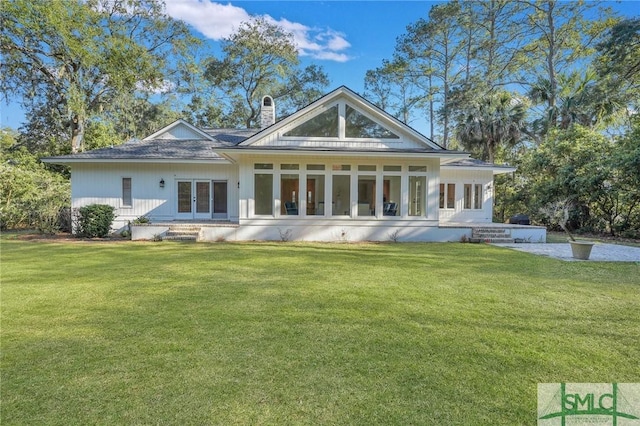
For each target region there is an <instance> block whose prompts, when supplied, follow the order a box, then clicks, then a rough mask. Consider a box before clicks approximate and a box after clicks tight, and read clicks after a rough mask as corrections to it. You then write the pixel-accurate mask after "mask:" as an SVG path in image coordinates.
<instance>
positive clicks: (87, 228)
mask: <svg viewBox="0 0 640 426" xmlns="http://www.w3.org/2000/svg"><path fill="white" fill-rule="evenodd" d="M114 212H115V208H114V207H112V206H109V205H107V204H90V205H88V206H84V207H80V209H78V213H79V215H78V234H79V235H80V236H82V237H89V238H96V237H97V238H104V237H106V236H107V235H108V234H109V230H110V229H111V223H112V222H113V219H114V218H115V213H114Z"/></svg>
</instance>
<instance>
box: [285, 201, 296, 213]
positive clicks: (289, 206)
mask: <svg viewBox="0 0 640 426" xmlns="http://www.w3.org/2000/svg"><path fill="white" fill-rule="evenodd" d="M284 209H285V210H286V212H287V215H294V216H297V215H298V206H297V205H296V203H294V202H292V201H285V203H284Z"/></svg>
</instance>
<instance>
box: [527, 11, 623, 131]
mask: <svg viewBox="0 0 640 426" xmlns="http://www.w3.org/2000/svg"><path fill="white" fill-rule="evenodd" d="M521 3H522V4H524V5H525V7H526V9H525V11H526V19H525V20H524V22H522V23H521V25H523V26H524V29H523V34H527V35H528V36H529V38H530V39H531V42H530V43H528V44H527V45H525V46H524V47H523V48H522V49H520V50H519V53H518V55H517V56H516V58H515V59H516V60H515V63H517V65H518V67H519V68H520V69H521V70H522V71H521V76H520V80H521V82H522V83H523V84H524V85H525V86H531V85H532V84H533V85H534V86H533V88H532V90H534V91H535V90H539V89H541V88H542V89H544V92H545V95H544V97H538V99H539V100H542V101H544V106H545V108H544V111H543V112H542V116H543V117H544V120H546V123H547V125H548V126H546V127H542V130H543V131H544V132H546V131H548V130H549V129H552V128H555V127H556V126H557V125H558V124H559V109H558V102H559V97H560V95H561V93H560V92H561V89H562V87H561V82H560V78H561V77H560V76H561V75H569V74H570V73H571V71H572V70H574V69H575V67H576V66H577V65H578V64H581V65H582V64H584V61H586V60H587V59H589V58H590V57H591V56H592V55H593V53H594V52H595V41H596V40H597V38H598V36H600V35H601V34H602V33H603V31H604V30H605V29H606V28H607V27H608V26H611V25H612V24H613V20H612V18H610V12H609V11H607V10H602V11H600V12H601V13H600V16H601V18H600V19H599V20H589V19H588V18H586V16H588V15H589V13H588V12H589V10H590V9H592V8H594V7H595V6H596V5H597V3H596V2H585V1H583V0H580V1H571V2H558V1H556V0H522V1H521ZM536 85H537V86H536Z"/></svg>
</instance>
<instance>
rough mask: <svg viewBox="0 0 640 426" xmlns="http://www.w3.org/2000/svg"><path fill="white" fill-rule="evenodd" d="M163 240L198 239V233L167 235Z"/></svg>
mask: <svg viewBox="0 0 640 426" xmlns="http://www.w3.org/2000/svg"><path fill="white" fill-rule="evenodd" d="M162 241H198V236H197V235H165V236H164V237H162Z"/></svg>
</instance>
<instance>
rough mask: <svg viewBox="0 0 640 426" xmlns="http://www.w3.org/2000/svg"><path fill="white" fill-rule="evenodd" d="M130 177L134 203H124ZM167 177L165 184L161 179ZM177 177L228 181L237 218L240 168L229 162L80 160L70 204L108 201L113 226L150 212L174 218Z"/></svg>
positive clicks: (157, 217)
mask: <svg viewBox="0 0 640 426" xmlns="http://www.w3.org/2000/svg"><path fill="white" fill-rule="evenodd" d="M123 178H131V198H132V205H131V206H123V205H122V179H123ZM161 179H162V180H164V182H165V185H164V188H161V187H160V180H161ZM178 180H211V181H213V180H216V181H227V191H228V202H227V207H228V219H229V220H231V221H237V220H238V202H237V200H238V171H237V167H236V166H234V165H230V164H211V165H208V164H136V165H135V166H134V167H132V163H121V164H110V163H94V164H77V165H73V167H72V173H71V204H72V205H71V206H72V208H79V207H82V206H86V205H89V204H94V203H95V204H108V205H110V206H113V207H115V208H116V211H115V214H116V220H115V222H114V225H113V227H114V228H115V229H120V228H122V227H123V226H125V225H126V224H127V223H128V221H132V220H134V219H136V218H138V217H140V216H147V217H149V218H150V219H152V221H163V220H173V219H174V218H175V215H176V211H177V181H178Z"/></svg>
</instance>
